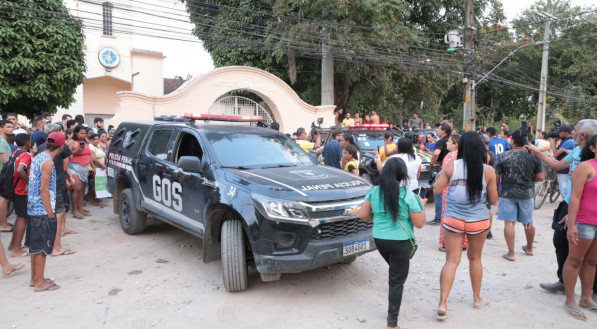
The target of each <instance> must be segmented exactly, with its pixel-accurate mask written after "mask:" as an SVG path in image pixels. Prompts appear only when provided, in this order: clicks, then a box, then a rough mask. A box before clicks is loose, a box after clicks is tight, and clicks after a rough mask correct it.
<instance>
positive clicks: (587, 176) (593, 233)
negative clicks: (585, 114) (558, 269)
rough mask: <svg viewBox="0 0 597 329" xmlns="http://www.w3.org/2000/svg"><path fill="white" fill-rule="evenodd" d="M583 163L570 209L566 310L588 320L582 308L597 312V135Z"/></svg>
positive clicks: (586, 149) (574, 177) (574, 181)
mask: <svg viewBox="0 0 597 329" xmlns="http://www.w3.org/2000/svg"><path fill="white" fill-rule="evenodd" d="M580 160H581V163H580V164H579V165H578V167H577V168H576V170H575V171H574V173H573V174H572V187H571V188H572V194H571V196H570V205H569V208H568V210H569V211H568V222H567V226H568V232H567V238H568V243H569V245H570V251H569V253H568V258H567V259H566V263H564V270H563V275H564V287H565V288H566V303H565V304H564V310H565V311H566V312H567V313H568V314H569V315H570V316H572V317H573V318H575V319H579V320H586V319H587V317H586V316H585V314H583V311H582V310H581V308H584V309H587V310H589V311H591V312H594V313H597V303H595V301H594V300H593V299H592V290H593V283H594V280H595V265H596V264H597V202H595V200H597V179H596V178H595V176H596V173H597V136H593V138H592V139H591V140H590V142H589V143H588V144H587V145H586V146H585V147H584V149H583V151H582V153H581V157H580ZM578 276H580V285H581V290H580V291H581V293H580V300H579V303H578V304H577V303H576V297H575V295H574V288H575V287H576V278H577V277H578Z"/></svg>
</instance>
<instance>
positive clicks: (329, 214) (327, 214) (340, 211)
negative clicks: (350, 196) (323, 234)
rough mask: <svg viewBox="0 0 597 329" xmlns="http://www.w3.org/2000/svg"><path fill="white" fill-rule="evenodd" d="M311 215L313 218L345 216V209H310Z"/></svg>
mask: <svg viewBox="0 0 597 329" xmlns="http://www.w3.org/2000/svg"><path fill="white" fill-rule="evenodd" d="M308 213H309V217H311V218H316V219H319V218H328V217H338V216H344V209H334V210H323V211H309V212H308Z"/></svg>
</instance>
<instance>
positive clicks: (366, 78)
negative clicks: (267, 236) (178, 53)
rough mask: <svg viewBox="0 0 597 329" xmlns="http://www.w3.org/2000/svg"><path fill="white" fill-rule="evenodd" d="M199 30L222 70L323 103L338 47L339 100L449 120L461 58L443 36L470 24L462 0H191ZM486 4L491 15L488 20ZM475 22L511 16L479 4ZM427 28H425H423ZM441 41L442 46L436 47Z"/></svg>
mask: <svg viewBox="0 0 597 329" xmlns="http://www.w3.org/2000/svg"><path fill="white" fill-rule="evenodd" d="M186 4H187V9H188V11H189V12H190V15H191V21H192V22H193V23H194V24H195V31H194V33H195V35H197V37H199V38H200V39H201V40H203V41H204V45H205V48H206V50H207V51H208V52H210V54H211V55H212V58H213V59H214V62H215V64H216V66H223V65H249V66H254V67H258V68H261V69H264V70H267V71H269V72H271V73H273V74H275V75H277V76H278V77H280V78H281V79H283V80H285V81H286V82H288V83H290V84H291V86H292V87H293V89H294V90H295V91H296V92H297V93H298V94H299V96H300V97H301V98H302V99H303V100H305V101H306V102H309V103H312V104H319V103H320V88H321V85H320V71H321V68H320V67H321V64H320V53H321V43H322V41H325V42H326V44H327V45H328V46H330V47H331V48H332V54H333V56H334V59H335V63H334V71H335V72H334V78H335V79H334V80H335V86H334V89H335V103H336V105H338V106H339V107H343V108H348V109H349V110H350V111H351V112H353V111H355V110H357V111H360V112H361V113H362V114H365V113H368V112H369V111H370V110H371V109H377V110H378V113H380V115H382V116H384V117H387V118H388V119H391V120H401V119H404V118H405V117H406V116H410V114H411V113H413V112H419V113H420V114H423V116H424V117H425V116H428V118H427V120H438V119H439V118H441V116H442V114H441V113H440V108H441V105H442V102H443V101H444V98H445V97H446V95H447V94H448V91H449V90H450V88H451V87H452V86H454V85H458V86H460V83H459V82H460V79H459V78H458V74H456V73H454V72H457V71H458V70H461V68H460V62H461V59H460V58H459V57H458V55H457V54H447V53H445V51H444V50H445V47H444V46H443V34H444V33H445V32H446V31H447V30H448V29H449V28H450V27H452V26H458V25H461V24H462V12H463V3H462V1H461V0H443V1H419V0H408V1H401V0H388V1H377V0H357V1H344V0H332V1H330V0H315V1H305V0H299V1H297V0H294V1H293V0H270V1H267V0H257V1H245V0H206V1H202V2H196V1H186ZM486 10H488V11H489V12H490V13H491V15H487V16H483V15H482V13H484V12H485V11H486ZM475 11H476V13H477V15H478V17H481V19H480V20H479V21H478V22H477V24H485V22H486V21H495V20H496V19H497V20H499V19H500V17H503V14H502V11H501V3H500V2H499V1H498V0H483V1H476V4H475ZM422 31H424V32H422ZM438 43H441V45H438Z"/></svg>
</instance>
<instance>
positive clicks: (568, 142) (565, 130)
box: [551, 125, 576, 196]
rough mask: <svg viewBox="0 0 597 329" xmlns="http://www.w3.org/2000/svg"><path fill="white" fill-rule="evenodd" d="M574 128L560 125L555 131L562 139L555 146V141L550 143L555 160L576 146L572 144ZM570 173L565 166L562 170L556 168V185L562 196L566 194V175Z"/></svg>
mask: <svg viewBox="0 0 597 329" xmlns="http://www.w3.org/2000/svg"><path fill="white" fill-rule="evenodd" d="M573 130H574V129H573V128H572V126H571V125H562V126H560V128H558V130H557V131H556V132H557V134H558V135H559V137H560V139H561V140H562V141H561V142H560V144H559V145H558V146H557V147H556V146H555V143H552V144H551V147H552V153H553V156H554V158H556V160H558V161H559V160H562V159H564V158H565V157H566V156H567V155H568V154H570V152H572V150H573V149H574V147H575V146H576V145H575V144H574V140H573V138H572V131H573ZM569 173H570V169H569V168H565V169H562V170H558V186H559V188H560V194H561V195H562V196H564V195H566V193H567V191H568V175H569Z"/></svg>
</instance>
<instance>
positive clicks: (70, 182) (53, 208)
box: [0, 113, 115, 291]
mask: <svg viewBox="0 0 597 329" xmlns="http://www.w3.org/2000/svg"><path fill="white" fill-rule="evenodd" d="M17 118H18V116H17V115H16V114H14V113H4V114H3V115H2V120H0V160H1V162H0V172H1V174H0V175H2V177H0V179H2V182H1V184H0V185H1V187H0V232H8V233H12V239H11V241H10V243H9V245H8V251H9V252H10V256H11V257H23V256H29V257H30V258H31V280H30V283H29V284H30V286H31V287H33V289H34V291H48V290H56V289H58V288H60V286H59V285H58V284H56V283H55V282H54V281H53V280H50V279H46V276H45V275H44V270H45V263H46V256H48V255H51V256H64V255H72V254H74V253H75V251H74V250H71V249H67V248H64V247H63V246H62V237H63V236H64V235H67V234H76V233H77V232H75V231H73V230H70V229H68V228H67V226H66V216H67V213H68V211H69V210H71V212H72V215H73V217H74V218H77V219H84V218H85V217H86V216H91V211H90V210H88V209H87V208H85V204H86V200H87V202H89V203H90V204H91V205H94V206H98V207H103V206H104V204H103V203H102V202H101V200H100V199H98V198H97V196H96V194H95V191H94V188H95V184H94V181H93V179H94V176H95V173H96V169H98V168H99V169H104V170H105V169H106V163H105V157H106V152H107V149H108V147H109V145H110V141H111V139H112V137H113V136H114V133H115V131H114V129H112V127H111V126H110V127H108V129H107V130H106V129H104V120H103V119H102V118H100V117H96V118H95V119H94V120H93V126H92V127H89V126H88V125H87V124H85V120H84V117H83V116H82V115H77V116H76V117H75V119H73V118H72V116H70V115H68V114H65V115H63V116H62V121H60V122H54V123H52V119H53V117H52V115H51V114H49V113H43V114H42V115H38V116H35V117H34V118H33V120H32V122H31V123H32V127H31V128H28V127H26V126H25V125H24V124H21V123H19V122H18V120H17ZM3 167H6V168H3ZM2 169H4V170H2ZM86 197H87V198H86ZM11 202H12V205H13V209H14V212H15V213H16V216H17V219H16V220H15V222H14V224H12V225H11V224H9V223H8V220H7V212H8V207H9V204H10V203H11ZM0 265H1V266H2V271H3V275H4V277H10V276H12V275H13V274H15V273H16V272H17V271H19V270H21V269H23V268H24V267H25V265H24V264H21V263H19V264H12V263H11V262H9V261H8V258H7V255H6V254H5V252H4V247H3V246H2V242H1V241H0Z"/></svg>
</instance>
